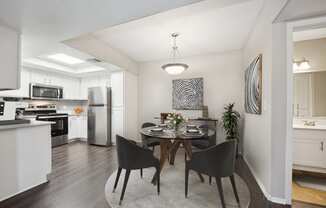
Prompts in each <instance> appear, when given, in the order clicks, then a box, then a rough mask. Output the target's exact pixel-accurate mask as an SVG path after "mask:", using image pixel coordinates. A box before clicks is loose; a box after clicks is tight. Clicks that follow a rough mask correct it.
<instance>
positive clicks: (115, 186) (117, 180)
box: [112, 167, 122, 192]
mask: <svg viewBox="0 0 326 208" xmlns="http://www.w3.org/2000/svg"><path fill="white" fill-rule="evenodd" d="M121 170H122V168H120V167H119V168H118V173H117V176H116V178H115V182H114V187H113V191H112V192H115V189H116V188H117V185H118V182H119V178H120V174H121Z"/></svg>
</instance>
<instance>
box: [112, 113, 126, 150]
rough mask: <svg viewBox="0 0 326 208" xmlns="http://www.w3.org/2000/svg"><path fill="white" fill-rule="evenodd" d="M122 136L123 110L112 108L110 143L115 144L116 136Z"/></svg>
mask: <svg viewBox="0 0 326 208" xmlns="http://www.w3.org/2000/svg"><path fill="white" fill-rule="evenodd" d="M117 134H119V135H120V136H124V109H123V107H120V108H112V143H113V144H115V141H116V135H117Z"/></svg>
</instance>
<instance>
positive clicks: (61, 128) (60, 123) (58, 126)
mask: <svg viewBox="0 0 326 208" xmlns="http://www.w3.org/2000/svg"><path fill="white" fill-rule="evenodd" d="M36 120H39V121H50V122H53V124H51V136H52V147H56V146H59V145H63V144H67V143H68V114H57V113H56V114H44V115H37V116H36Z"/></svg>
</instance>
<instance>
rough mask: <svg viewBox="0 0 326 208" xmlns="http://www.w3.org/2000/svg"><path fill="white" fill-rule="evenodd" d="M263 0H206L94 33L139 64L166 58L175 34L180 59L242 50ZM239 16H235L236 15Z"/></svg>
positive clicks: (168, 55) (169, 52)
mask: <svg viewBox="0 0 326 208" xmlns="http://www.w3.org/2000/svg"><path fill="white" fill-rule="evenodd" d="M262 3H263V1H262V0H228V1H227V0H225V1H223V0H219V1H216V0H206V1H202V2H199V3H196V4H191V5H188V6H185V7H180V8H177V9H173V10H169V11H166V12H162V13H159V14H156V15H152V16H148V17H145V18H142V19H138V20H134V21H131V22H128V23H125V24H120V25H117V26H113V27H110V28H107V29H104V30H99V31H97V32H93V33H91V35H92V36H95V37H96V38H97V39H99V40H101V41H105V42H106V43H107V44H108V45H110V46H111V47H112V48H114V49H117V50H118V51H120V52H122V53H123V54H126V55H127V56H129V57H130V58H131V59H133V60H135V61H137V62H145V61H153V60H162V59H167V58H169V57H170V55H171V44H172V42H171V37H170V34H171V33H173V32H178V33H180V37H179V38H178V40H177V42H178V46H179V52H180V55H181V57H187V56H194V55H200V54H208V53H219V52H225V51H232V50H239V49H241V48H242V47H243V46H244V44H245V42H246V40H247V37H248V36H249V33H250V31H251V30H252V28H253V26H254V24H255V22H256V18H257V16H258V14H259V12H260V10H261V7H262ZM235 14H236V15H235Z"/></svg>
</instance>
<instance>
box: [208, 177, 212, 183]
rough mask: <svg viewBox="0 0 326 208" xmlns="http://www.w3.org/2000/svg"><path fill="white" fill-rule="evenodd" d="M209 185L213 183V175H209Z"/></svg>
mask: <svg viewBox="0 0 326 208" xmlns="http://www.w3.org/2000/svg"><path fill="white" fill-rule="evenodd" d="M209 185H212V176H209Z"/></svg>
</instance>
